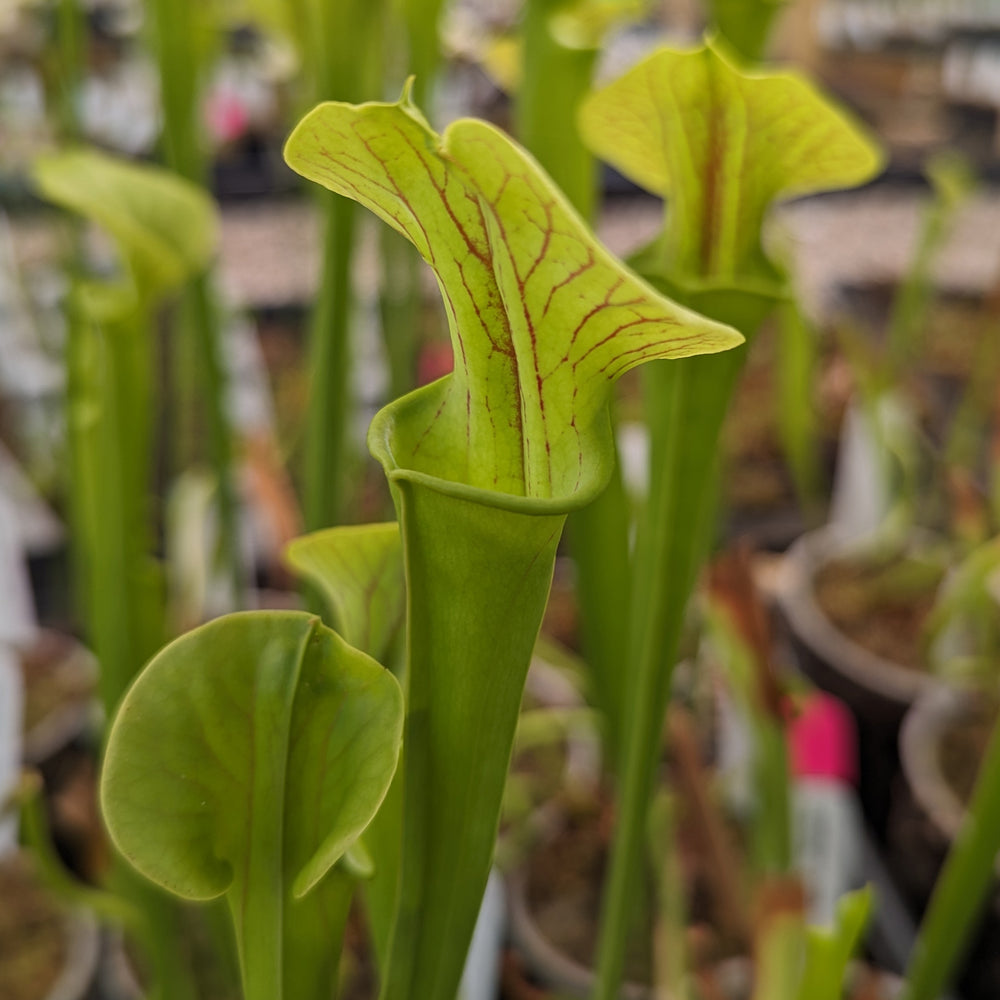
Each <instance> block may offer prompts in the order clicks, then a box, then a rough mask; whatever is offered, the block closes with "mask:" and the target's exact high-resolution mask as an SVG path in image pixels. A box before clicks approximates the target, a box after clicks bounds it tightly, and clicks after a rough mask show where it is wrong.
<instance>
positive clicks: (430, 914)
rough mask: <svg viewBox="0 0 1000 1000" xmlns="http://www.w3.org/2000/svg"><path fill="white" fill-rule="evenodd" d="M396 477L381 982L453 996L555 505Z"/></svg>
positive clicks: (430, 995)
mask: <svg viewBox="0 0 1000 1000" xmlns="http://www.w3.org/2000/svg"><path fill="white" fill-rule="evenodd" d="M394 485H395V487H396V493H395V499H396V502H397V507H398V510H399V515H400V518H399V520H400V527H401V530H402V534H403V543H404V551H405V558H406V572H407V623H408V664H407V675H406V696H407V712H406V730H405V736H404V745H405V748H406V749H405V752H404V754H403V762H402V766H403V768H404V772H403V835H402V861H401V877H400V888H399V896H398V909H397V914H396V923H395V927H394V930H393V934H392V941H391V945H390V957H389V963H388V971H387V974H386V978H385V980H384V982H383V985H382V992H381V994H380V996H381V998H382V1000H452V998H453V997H454V996H455V992H456V989H457V986H458V983H459V980H460V978H461V973H462V967H463V964H464V961H465V954H466V951H467V949H468V946H469V941H470V939H471V936H472V929H473V926H474V924H475V920H476V913H477V911H478V909H479V906H480V903H481V900H482V894H483V890H484V889H485V886H486V879H487V877H488V875H489V869H490V860H491V858H492V854H493V849H494V845H495V840H496V833H497V826H498V823H499V815H500V803H501V798H502V792H503V787H504V782H505V780H506V775H507V765H508V762H509V758H510V748H511V745H512V743H513V739H514V732H515V728H516V725H517V719H518V710H519V707H520V701H521V692H522V689H523V685H524V678H525V675H526V673H527V668H528V663H529V661H530V659H531V650H532V647H533V644H534V640H535V636H536V635H537V632H538V626H539V623H540V621H541V616H542V612H543V610H544V607H545V600H546V596H547V594H548V588H549V584H550V582H551V579H552V566H553V561H554V557H555V548H556V544H557V542H558V539H559V535H560V533H561V530H562V526H563V522H564V520H565V515H559V514H549V515H534V514H526V513H514V512H511V511H505V510H501V509H496V508H492V507H489V506H486V505H484V504H480V503H477V502H470V501H469V500H465V499H459V498H456V497H451V496H448V495H446V494H444V493H441V492H438V490H437V489H435V488H434V487H433V486H429V485H424V484H422V483H417V482H409V481H407V480H405V479H403V478H397V479H395V481H394ZM487 496H488V495H487ZM455 595H462V600H456V597H455Z"/></svg>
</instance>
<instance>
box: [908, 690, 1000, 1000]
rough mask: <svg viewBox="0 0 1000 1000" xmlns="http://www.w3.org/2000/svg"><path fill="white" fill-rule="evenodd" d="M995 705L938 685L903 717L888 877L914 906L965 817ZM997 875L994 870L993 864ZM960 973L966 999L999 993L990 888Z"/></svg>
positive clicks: (995, 912)
mask: <svg viewBox="0 0 1000 1000" xmlns="http://www.w3.org/2000/svg"><path fill="white" fill-rule="evenodd" d="M996 708H997V706H996V703H995V701H993V700H991V699H984V698H983V696H982V693H981V692H975V691H973V690H971V689H962V688H958V687H952V686H945V685H940V686H937V687H934V688H931V689H930V690H928V691H926V692H925V693H924V694H922V695H921V696H920V697H919V698H918V699H917V700H916V701H915V702H914V704H913V706H912V708H911V709H910V710H909V712H907V714H906V718H905V719H904V720H903V725H902V727H901V729H900V735H899V753H900V761H901V765H902V776H903V779H904V781H902V782H900V784H899V786H898V787H897V788H896V789H895V794H894V796H893V803H892V813H891V816H890V823H889V837H890V847H891V853H890V856H891V857H894V858H898V859H899V862H900V863H899V864H897V866H896V868H897V871H896V872H895V873H894V874H895V876H896V880H897V882H898V883H899V884H900V885H901V887H902V888H903V890H904V891H905V892H906V893H907V895H908V896H909V898H910V900H911V903H912V904H913V905H914V907H916V908H918V909H922V908H923V907H925V906H926V905H927V902H928V900H929V898H930V896H931V893H932V891H933V888H934V884H935V881H936V880H937V877H938V875H939V873H940V870H941V866H942V865H943V863H944V860H945V857H946V856H947V853H948V851H949V850H950V848H951V845H952V843H953V841H954V840H955V838H956V837H957V836H958V833H959V831H960V829H961V827H962V824H963V822H964V819H965V812H966V800H967V798H968V795H969V794H970V793H971V790H972V786H973V783H974V781H975V777H976V773H977V771H978V768H979V763H980V757H981V753H982V751H983V749H984V747H985V741H986V739H987V738H988V737H989V734H990V730H991V728H992V725H993V723H994V721H995V719H996ZM996 872H997V874H1000V864H998V865H997V866H996ZM968 956H969V957H968V959H967V961H966V962H965V966H964V970H963V971H962V972H961V973H960V992H961V995H962V996H963V997H964V998H966V1000H993V998H995V997H996V996H998V995H1000V890H997V889H996V888H994V890H993V892H992V895H991V896H990V899H989V902H988V903H987V905H986V907H985V910H984V913H983V917H982V920H981V923H980V925H979V927H978V930H977V932H976V934H975V938H974V939H973V941H971V942H970V948H969V952H968Z"/></svg>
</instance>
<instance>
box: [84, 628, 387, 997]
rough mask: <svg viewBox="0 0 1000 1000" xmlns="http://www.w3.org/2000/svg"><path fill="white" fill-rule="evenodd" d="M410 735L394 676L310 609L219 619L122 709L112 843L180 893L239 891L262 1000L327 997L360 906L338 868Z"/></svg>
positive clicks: (230, 896) (112, 771)
mask: <svg viewBox="0 0 1000 1000" xmlns="http://www.w3.org/2000/svg"><path fill="white" fill-rule="evenodd" d="M402 724H403V698H402V693H401V691H400V689H399V685H398V684H397V682H396V680H395V678H394V677H393V676H392V674H390V673H389V671H387V670H385V669H383V668H382V667H381V666H380V665H379V664H378V663H376V662H375V661H374V660H373V659H371V658H370V657H368V656H366V655H365V654H363V653H361V652H359V651H358V650H356V649H353V648H352V647H350V646H348V645H347V644H346V643H345V642H344V641H343V640H342V639H341V638H340V637H339V636H338V635H337V634H336V633H335V632H333V631H331V630H330V629H328V628H326V627H325V626H323V625H322V624H321V623H320V621H319V619H317V618H315V617H313V616H311V615H308V614H305V613H302V612H274V611H256V612H244V613H239V614H233V615H228V616H226V617H224V618H220V619H217V620H215V621H212V622H209V623H208V624H207V625H203V626H201V627H200V628H197V629H195V630H194V631H193V632H189V633H188V634H187V635H184V636H182V637H181V638H180V639H177V640H176V641H174V642H173V643H171V644H170V645H168V646H166V647H165V648H164V649H163V650H161V651H160V652H159V653H158V654H157V655H156V656H155V657H153V659H152V660H151V661H150V662H149V664H148V665H147V666H146V668H145V670H144V671H143V672H142V673H141V674H140V675H139V677H138V678H137V680H136V681H135V683H134V684H133V685H132V687H131V688H130V689H129V691H128V692H127V693H126V695H125V697H124V699H123V700H122V703H121V706H120V708H119V711H118V713H117V715H116V717H115V720H114V723H113V725H112V727H111V732H110V735H109V737H108V745H107V751H106V755H105V762H104V770H103V773H102V778H101V806H102V810H103V813H104V818H105V821H106V823H107V827H108V830H109V832H110V834H111V839H112V841H113V842H114V844H115V846H116V847H117V848H118V849H119V850H120V851H121V853H122V854H123V855H124V856H125V857H126V858H127V859H128V860H129V861H130V862H131V863H132V864H133V865H134V866H135V867H136V868H137V869H138V870H139V871H140V872H142V874H144V875H145V876H146V877H147V878H149V879H151V880H152V881H153V882H156V883H157V884H159V885H161V886H163V887H164V888H166V889H168V890H170V891H171V892H173V893H175V894H176V895H179V896H182V897H184V898H187V899H201V900H204V899H211V898H214V897H217V896H222V895H225V897H226V900H227V903H228V905H229V910H230V913H231V915H232V919H233V923H234V926H235V930H236V940H237V944H238V948H239V956H240V965H241V969H242V972H243V981H244V989H245V991H246V996H247V998H248V1000H256V998H258V997H260V998H263V997H269V998H272V1000H273V998H279V1000H280V998H281V997H289V998H295V1000H313V998H316V1000H318V998H319V997H324V996H329V991H330V983H331V982H332V976H333V975H334V973H335V970H336V965H337V956H338V945H337V942H338V939H339V936H340V934H341V933H342V929H343V925H344V922H345V921H346V918H347V910H348V907H349V904H350V898H351V894H352V884H351V879H350V878H349V876H348V875H347V874H346V873H345V872H342V871H341V870H340V868H339V867H338V868H337V870H334V871H331V869H332V868H333V867H334V866H335V865H336V863H337V861H338V860H340V859H341V858H342V857H343V856H344V855H345V853H346V852H347V851H348V850H350V848H351V847H352V845H353V844H355V843H356V841H357V839H358V837H359V835H360V834H361V833H362V831H363V830H364V829H365V827H366V826H367V825H368V824H369V823H370V821H371V819H372V817H373V816H374V815H375V813H376V811H377V810H378V807H379V805H380V804H381V802H382V800H383V798H384V796H385V794H386V791H387V790H388V787H389V783H390V781H391V779H392V776H393V773H394V771H395V769H396V763H397V759H398V756H399V750H400V743H401V737H402Z"/></svg>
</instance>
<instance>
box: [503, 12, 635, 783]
mask: <svg viewBox="0 0 1000 1000" xmlns="http://www.w3.org/2000/svg"><path fill="white" fill-rule="evenodd" d="M558 6H559V5H558V4H557V3H553V2H551V0H530V2H529V3H528V4H527V6H526V8H525V21H524V49H525V51H524V80H523V82H522V85H521V87H520V89H519V91H518V97H517V105H516V117H517V127H518V134H519V137H520V139H521V141H522V142H523V143H524V145H525V146H526V147H527V148H528V149H530V150H531V152H532V153H533V154H534V155H535V157H536V158H537V159H538V161H539V163H541V165H542V166H543V167H544V168H545V169H546V171H548V173H549V175H550V176H551V177H552V179H553V180H554V181H555V182H556V183H557V184H558V185H559V186H560V187H561V188H562V190H563V192H564V193H565V194H566V196H567V197H568V198H569V200H570V202H572V204H573V206H574V207H575V208H576V210H577V211H578V212H579V213H580V214H581V215H582V216H583V217H584V218H585V219H592V217H593V215H594V211H595V206H596V201H597V179H598V171H597V166H596V161H595V159H594V156H593V154H592V153H591V152H590V151H589V150H588V149H587V148H586V146H584V144H583V142H582V140H581V139H580V136H579V132H578V130H577V127H576V116H577V109H578V107H579V105H580V102H581V101H582V100H583V97H584V95H585V94H586V93H587V92H588V91H589V89H590V84H591V78H592V76H593V70H594V63H595V60H596V57H597V50H596V49H570V48H567V47H566V46H564V45H561V44H560V43H559V41H558V40H557V39H556V38H554V37H553V34H552V31H551V28H550V21H551V18H552V15H553V13H554V12H555V11H556V10H557V8H558ZM629 522H630V512H629V504H628V498H627V497H626V494H625V488H624V484H623V482H622V478H621V463H620V462H619V461H617V460H616V462H615V468H614V472H613V473H612V476H611V480H610V482H609V483H608V486H607V488H606V489H605V490H604V492H603V493H601V494H600V495H599V496H598V497H597V498H596V499H595V500H594V501H593V502H592V503H590V504H588V505H587V506H586V507H583V508H581V509H580V510H575V511H573V512H572V514H571V515H570V517H569V520H568V521H567V526H566V527H567V535H568V538H569V544H570V550H571V551H572V553H573V559H574V562H575V565H576V597H577V603H578V605H579V608H580V629H581V639H582V643H583V648H584V651H585V654H586V659H587V665H588V668H589V673H590V676H591V679H592V683H593V686H594V697H595V700H596V703H597V705H598V706H599V707H600V709H601V710H602V712H603V714H604V717H605V739H604V745H605V751H606V754H607V757H608V759H609V763H611V764H613V763H614V762H615V761H617V760H618V758H619V755H620V744H621V739H620V735H619V731H618V730H619V722H620V719H621V713H622V698H623V695H622V677H623V675H624V670H623V662H622V661H623V656H622V650H623V649H625V646H626V640H627V634H628V633H627V624H626V623H627V621H628V609H629V606H630V603H631V584H632V579H631V566H630V559H629V545H628V532H629Z"/></svg>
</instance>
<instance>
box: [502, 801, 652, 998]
mask: <svg viewBox="0 0 1000 1000" xmlns="http://www.w3.org/2000/svg"><path fill="white" fill-rule="evenodd" d="M543 809H545V817H544V821H543V822H540V823H539V825H538V826H539V830H540V831H541V837H542V841H543V843H544V842H546V841H547V842H549V843H552V842H554V840H555V838H556V837H557V836H558V834H559V833H560V831H561V830H562V829H563V828H564V827H565V824H566V817H565V814H564V813H562V812H561V811H560V810H557V809H549V808H546V807H543ZM529 882H530V874H529V869H528V866H527V865H521V866H519V867H518V868H516V869H515V870H514V871H512V872H511V873H510V874H508V876H507V899H508V910H509V922H510V940H511V944H512V945H513V947H514V949H515V951H516V952H517V953H518V954H519V956H520V962H519V963H518V964H519V966H520V968H522V969H523V970H524V971H525V972H526V973H528V974H530V975H531V977H532V978H533V979H535V980H536V981H537V982H538V983H540V984H541V985H542V986H543V987H545V988H547V989H551V990H555V991H557V992H558V993H559V994H560V995H565V996H567V997H580V998H586V997H589V996H590V995H591V994H592V993H593V988H594V981H595V977H594V970H593V969H592V968H590V967H588V966H587V965H586V964H584V963H583V962H582V961H579V960H578V959H577V958H574V957H572V956H571V955H570V954H568V953H567V952H566V951H564V950H563V949H562V948H561V947H560V946H558V945H556V944H554V943H553V942H552V941H551V940H550V939H549V937H548V936H547V935H546V933H545V931H544V930H543V929H542V927H541V926H540V924H539V921H538V918H537V915H536V913H535V910H534V907H533V905H532V902H531V900H530V887H529ZM595 891H596V889H595ZM569 908H572V909H573V910H574V911H580V910H582V909H584V907H581V906H580V904H579V901H578V900H576V899H573V900H572V902H571V903H569V904H567V909H569ZM620 995H621V997H622V998H624V1000H649V998H651V996H652V990H651V989H650V988H649V987H647V986H643V985H641V984H639V983H631V982H630V983H625V984H624V985H623V987H622V989H621V993H620Z"/></svg>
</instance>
